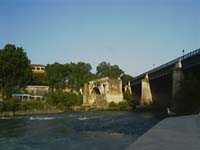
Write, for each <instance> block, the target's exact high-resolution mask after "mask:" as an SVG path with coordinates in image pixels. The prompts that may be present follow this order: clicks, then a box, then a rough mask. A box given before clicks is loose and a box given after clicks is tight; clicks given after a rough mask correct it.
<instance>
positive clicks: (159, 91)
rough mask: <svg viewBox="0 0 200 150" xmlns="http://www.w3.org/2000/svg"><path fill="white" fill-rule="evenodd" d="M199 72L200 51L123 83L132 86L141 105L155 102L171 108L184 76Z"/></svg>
mask: <svg viewBox="0 0 200 150" xmlns="http://www.w3.org/2000/svg"><path fill="white" fill-rule="evenodd" d="M199 72H200V49H197V50H195V51H192V52H190V53H188V54H186V55H184V56H181V57H178V58H176V59H174V60H172V61H170V62H168V63H166V64H163V65H161V66H159V67H157V68H155V69H152V70H150V71H147V72H145V73H143V74H141V75H139V76H137V77H135V78H134V79H133V80H131V81H127V82H126V83H123V87H125V86H126V85H128V84H129V85H130V87H131V89H132V92H133V95H134V97H135V100H136V101H137V103H138V104H140V105H148V104H150V103H152V102H153V101H155V102H156V103H159V104H161V105H167V106H169V105H171V103H172V99H173V96H174V95H175V94H176V92H177V91H178V90H179V87H180V81H181V80H182V79H183V78H184V75H185V74H188V73H193V74H198V73H199Z"/></svg>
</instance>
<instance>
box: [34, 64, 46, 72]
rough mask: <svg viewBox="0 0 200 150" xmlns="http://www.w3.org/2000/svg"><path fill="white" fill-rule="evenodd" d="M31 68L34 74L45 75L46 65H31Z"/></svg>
mask: <svg viewBox="0 0 200 150" xmlns="http://www.w3.org/2000/svg"><path fill="white" fill-rule="evenodd" d="M31 67H32V72H33V73H44V72H45V65H41V64H31Z"/></svg>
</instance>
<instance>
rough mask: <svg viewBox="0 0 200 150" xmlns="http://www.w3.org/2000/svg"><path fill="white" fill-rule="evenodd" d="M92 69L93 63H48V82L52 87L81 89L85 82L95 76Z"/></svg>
mask: <svg viewBox="0 0 200 150" xmlns="http://www.w3.org/2000/svg"><path fill="white" fill-rule="evenodd" d="M91 69H92V67H91V65H90V64H89V63H84V62H78V63H77V64H76V63H69V64H68V63H66V64H59V63H54V64H48V65H47V66H46V75H47V82H48V84H49V85H50V87H51V88H55V89H61V88H64V87H66V86H67V87H68V88H70V89H72V90H76V91H79V89H80V88H81V87H82V86H83V84H84V83H85V82H87V81H89V80H93V79H94V78H95V76H94V75H93V74H92V73H91Z"/></svg>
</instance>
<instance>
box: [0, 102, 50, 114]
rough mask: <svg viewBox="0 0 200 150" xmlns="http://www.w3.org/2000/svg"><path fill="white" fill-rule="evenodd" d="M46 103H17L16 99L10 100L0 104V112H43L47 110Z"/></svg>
mask: <svg viewBox="0 0 200 150" xmlns="http://www.w3.org/2000/svg"><path fill="white" fill-rule="evenodd" d="M45 105H46V104H45V103H43V102H41V101H23V102H22V101H17V100H15V99H9V100H5V101H2V102H0V112H3V111H12V112H15V111H17V110H23V111H27V110H43V109H44V108H45Z"/></svg>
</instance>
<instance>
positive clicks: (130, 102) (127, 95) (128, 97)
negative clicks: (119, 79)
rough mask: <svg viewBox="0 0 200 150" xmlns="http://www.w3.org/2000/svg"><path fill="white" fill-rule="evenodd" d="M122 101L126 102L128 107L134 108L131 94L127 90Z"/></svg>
mask: <svg viewBox="0 0 200 150" xmlns="http://www.w3.org/2000/svg"><path fill="white" fill-rule="evenodd" d="M123 95H124V99H126V100H127V102H128V104H129V106H134V99H133V94H132V93H131V92H130V91H129V90H126V91H125V92H124V93H123Z"/></svg>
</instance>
